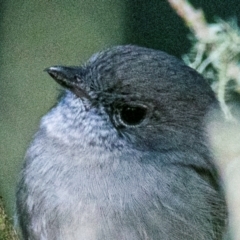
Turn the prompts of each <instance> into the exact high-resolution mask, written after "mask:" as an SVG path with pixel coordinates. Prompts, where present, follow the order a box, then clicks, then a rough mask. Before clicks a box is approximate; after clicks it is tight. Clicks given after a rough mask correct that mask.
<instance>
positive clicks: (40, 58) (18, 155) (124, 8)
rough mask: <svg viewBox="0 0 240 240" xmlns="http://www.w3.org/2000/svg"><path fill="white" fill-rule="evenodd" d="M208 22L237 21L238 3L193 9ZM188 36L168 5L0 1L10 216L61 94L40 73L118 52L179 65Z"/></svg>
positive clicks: (2, 153) (221, 1)
mask: <svg viewBox="0 0 240 240" xmlns="http://www.w3.org/2000/svg"><path fill="white" fill-rule="evenodd" d="M191 2H192V3H193V4H194V5H195V6H197V7H201V8H203V9H204V11H205V13H206V14H207V19H208V20H209V21H210V22H211V21H213V20H214V17H215V16H219V17H222V18H223V19H225V20H226V19H228V18H229V17H234V16H235V17H237V15H239V13H240V3H239V0H212V1H211V0H204V1H197V0H194V1H191ZM188 34H189V31H188V29H187V28H186V27H185V26H184V23H183V22H182V21H181V19H180V18H179V17H178V16H177V15H176V14H175V12H174V11H173V10H172V9H171V8H170V6H169V4H168V2H167V1H166V0H149V1H145V0H142V1H140V0H132V1H127V0H122V1H121V0H99V1H94V0H81V1H74V0H68V1H65V0H60V1H56V0H53V1H50V0H41V1H39V0H19V1H16V0H5V1H3V0H2V1H0V54H1V58H0V61H1V62H0V196H3V197H4V201H5V204H6V206H7V210H8V212H9V213H10V214H12V213H13V209H14V192H15V185H16V180H17V176H18V173H19V170H20V168H21V165H22V161H23V156H24V152H25V150H26V148H27V145H28V143H29V142H30V140H31V137H32V135H33V134H34V132H35V131H36V129H37V126H38V122H39V119H40V117H41V116H42V115H43V114H45V113H46V112H47V111H48V110H49V108H50V107H51V106H52V105H53V104H54V103H55V99H56V96H57V93H58V89H59V87H58V86H57V84H56V83H55V82H53V81H52V80H51V79H50V77H48V76H47V74H46V73H44V72H43V69H44V68H46V67H48V66H51V65H56V64H64V65H78V64H81V63H83V62H84V61H85V60H87V59H88V57H90V56H91V55H92V54H93V53H94V52H96V51H99V50H101V49H103V48H106V47H108V46H112V45H116V44H126V43H132V44H138V45H142V46H147V47H151V48H156V49H161V50H164V51H166V52H168V53H170V54H173V55H176V56H178V57H181V55H182V54H184V53H187V51H188V50H189V48H190V42H189V40H188V38H187V36H188Z"/></svg>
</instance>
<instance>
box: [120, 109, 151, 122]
mask: <svg viewBox="0 0 240 240" xmlns="http://www.w3.org/2000/svg"><path fill="white" fill-rule="evenodd" d="M146 115H147V108H146V107H143V106H131V105H125V106H123V107H122V108H121V109H120V110H119V120H120V121H121V122H122V123H123V124H124V125H128V126H129V125H130V126H136V125H138V124H140V123H141V122H142V121H143V120H144V119H145V117H146Z"/></svg>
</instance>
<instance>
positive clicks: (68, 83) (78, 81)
mask: <svg viewBox="0 0 240 240" xmlns="http://www.w3.org/2000/svg"><path fill="white" fill-rule="evenodd" d="M44 71H46V72H47V73H48V74H49V75H50V76H51V77H52V78H53V79H54V80H55V81H56V82H57V83H58V84H60V85H61V86H62V87H64V88H67V89H69V90H71V91H72V92H73V93H75V94H76V95H77V96H78V97H81V98H82V97H85V98H90V97H89V95H88V94H87V86H86V84H85V83H84V81H83V77H82V76H83V70H82V68H80V67H64V66H53V67H49V68H46V69H44Z"/></svg>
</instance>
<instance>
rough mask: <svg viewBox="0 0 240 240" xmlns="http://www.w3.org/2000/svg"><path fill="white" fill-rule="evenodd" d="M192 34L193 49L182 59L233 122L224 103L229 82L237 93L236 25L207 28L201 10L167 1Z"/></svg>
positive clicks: (239, 39) (239, 46)
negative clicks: (209, 86) (206, 84)
mask: <svg viewBox="0 0 240 240" xmlns="http://www.w3.org/2000/svg"><path fill="white" fill-rule="evenodd" d="M168 2H169V3H170V5H171V6H172V7H173V9H174V10H175V11H176V12H177V13H178V15H179V16H180V17H181V18H182V19H183V20H184V22H185V23H186V25H187V26H188V27H189V29H190V30H191V32H192V33H193V36H194V38H195V39H194V40H193V42H194V43H193V47H192V49H191V51H190V53H189V54H187V55H185V56H184V57H183V59H184V61H185V62H186V63H187V64H188V65H189V66H190V67H192V68H195V69H196V70H197V71H198V72H200V73H201V74H203V75H204V76H205V77H206V78H207V79H209V80H210V81H211V82H212V87H213V90H214V91H215V93H216V96H217V98H218V100H219V102H220V105H221V108H222V110H223V112H224V113H225V116H226V119H227V120H235V119H234V117H233V115H232V113H231V111H230V108H229V106H228V105H227V103H226V87H227V84H228V83H229V81H231V80H233V81H234V84H235V89H234V91H235V92H238V93H239V92H240V67H239V60H240V31H239V28H238V27H237V24H236V21H231V22H225V21H223V20H220V19H219V20H218V21H217V22H216V23H214V24H208V23H207V21H206V19H205V16H204V13H203V11H202V10H196V9H195V8H194V7H193V6H192V5H191V4H190V3H189V2H188V1H186V0H168Z"/></svg>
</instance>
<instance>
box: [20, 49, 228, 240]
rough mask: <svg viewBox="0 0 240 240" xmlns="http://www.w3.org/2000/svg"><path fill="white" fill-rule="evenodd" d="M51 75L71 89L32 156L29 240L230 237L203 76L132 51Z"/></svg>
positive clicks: (23, 196) (25, 199) (23, 220)
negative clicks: (211, 145) (208, 125)
mask: <svg viewBox="0 0 240 240" xmlns="http://www.w3.org/2000/svg"><path fill="white" fill-rule="evenodd" d="M46 71H47V72H48V73H49V74H50V76H51V77H52V78H53V79H54V80H56V82H57V83H59V84H60V85H61V86H63V87H64V89H65V90H64V94H63V96H62V97H61V99H60V101H59V102H58V104H57V105H56V106H55V107H54V108H52V109H51V110H50V111H49V112H48V113H47V114H46V115H45V116H44V117H43V118H42V120H41V122H40V126H39V130H38V131H37V133H36V135H35V137H34V140H33V141H32V143H31V145H30V147H29V148H28V150H27V153H26V157H25V164H24V167H23V169H22V172H21V180H20V182H19V184H18V188H17V216H18V223H19V226H20V229H21V233H22V236H23V239H31V240H43V239H45V240H81V239H82V240H112V239H115V240H145V239H149V240H159V239H161V240H173V239H178V240H182V239H183V240H185V239H188V240H198V239H199V240H200V239H202V240H206V239H207V240H219V239H222V238H223V236H224V234H225V231H226V222H227V210H226V202H225V198H224V195H223V192H222V187H221V181H220V178H219V175H218V173H217V171H216V167H215V165H214V161H213V157H212V153H211V150H210V149H209V143H208V136H207V133H206V128H205V123H206V121H205V117H206V115H207V114H208V111H209V110H210V109H214V108H218V103H217V101H216V99H215V97H214V94H213V92H212V90H211V88H210V87H209V85H208V84H207V83H206V81H205V80H204V79H203V77H201V75H199V74H198V73H197V72H196V71H195V70H193V69H191V68H189V67H187V66H186V65H185V64H184V63H183V62H182V61H180V60H178V59H176V58H175V57H173V56H170V55H168V54H166V53H164V52H162V51H157V50H152V49H147V48H142V47H137V46H132V45H126V46H116V47H113V48H110V49H107V50H105V51H102V52H100V53H97V54H95V55H94V56H92V57H91V58H90V59H89V61H88V62H87V63H86V64H85V65H83V66H79V67H78V66H77V67H76V66H75V67H65V66H54V67H50V68H48V69H46Z"/></svg>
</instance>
